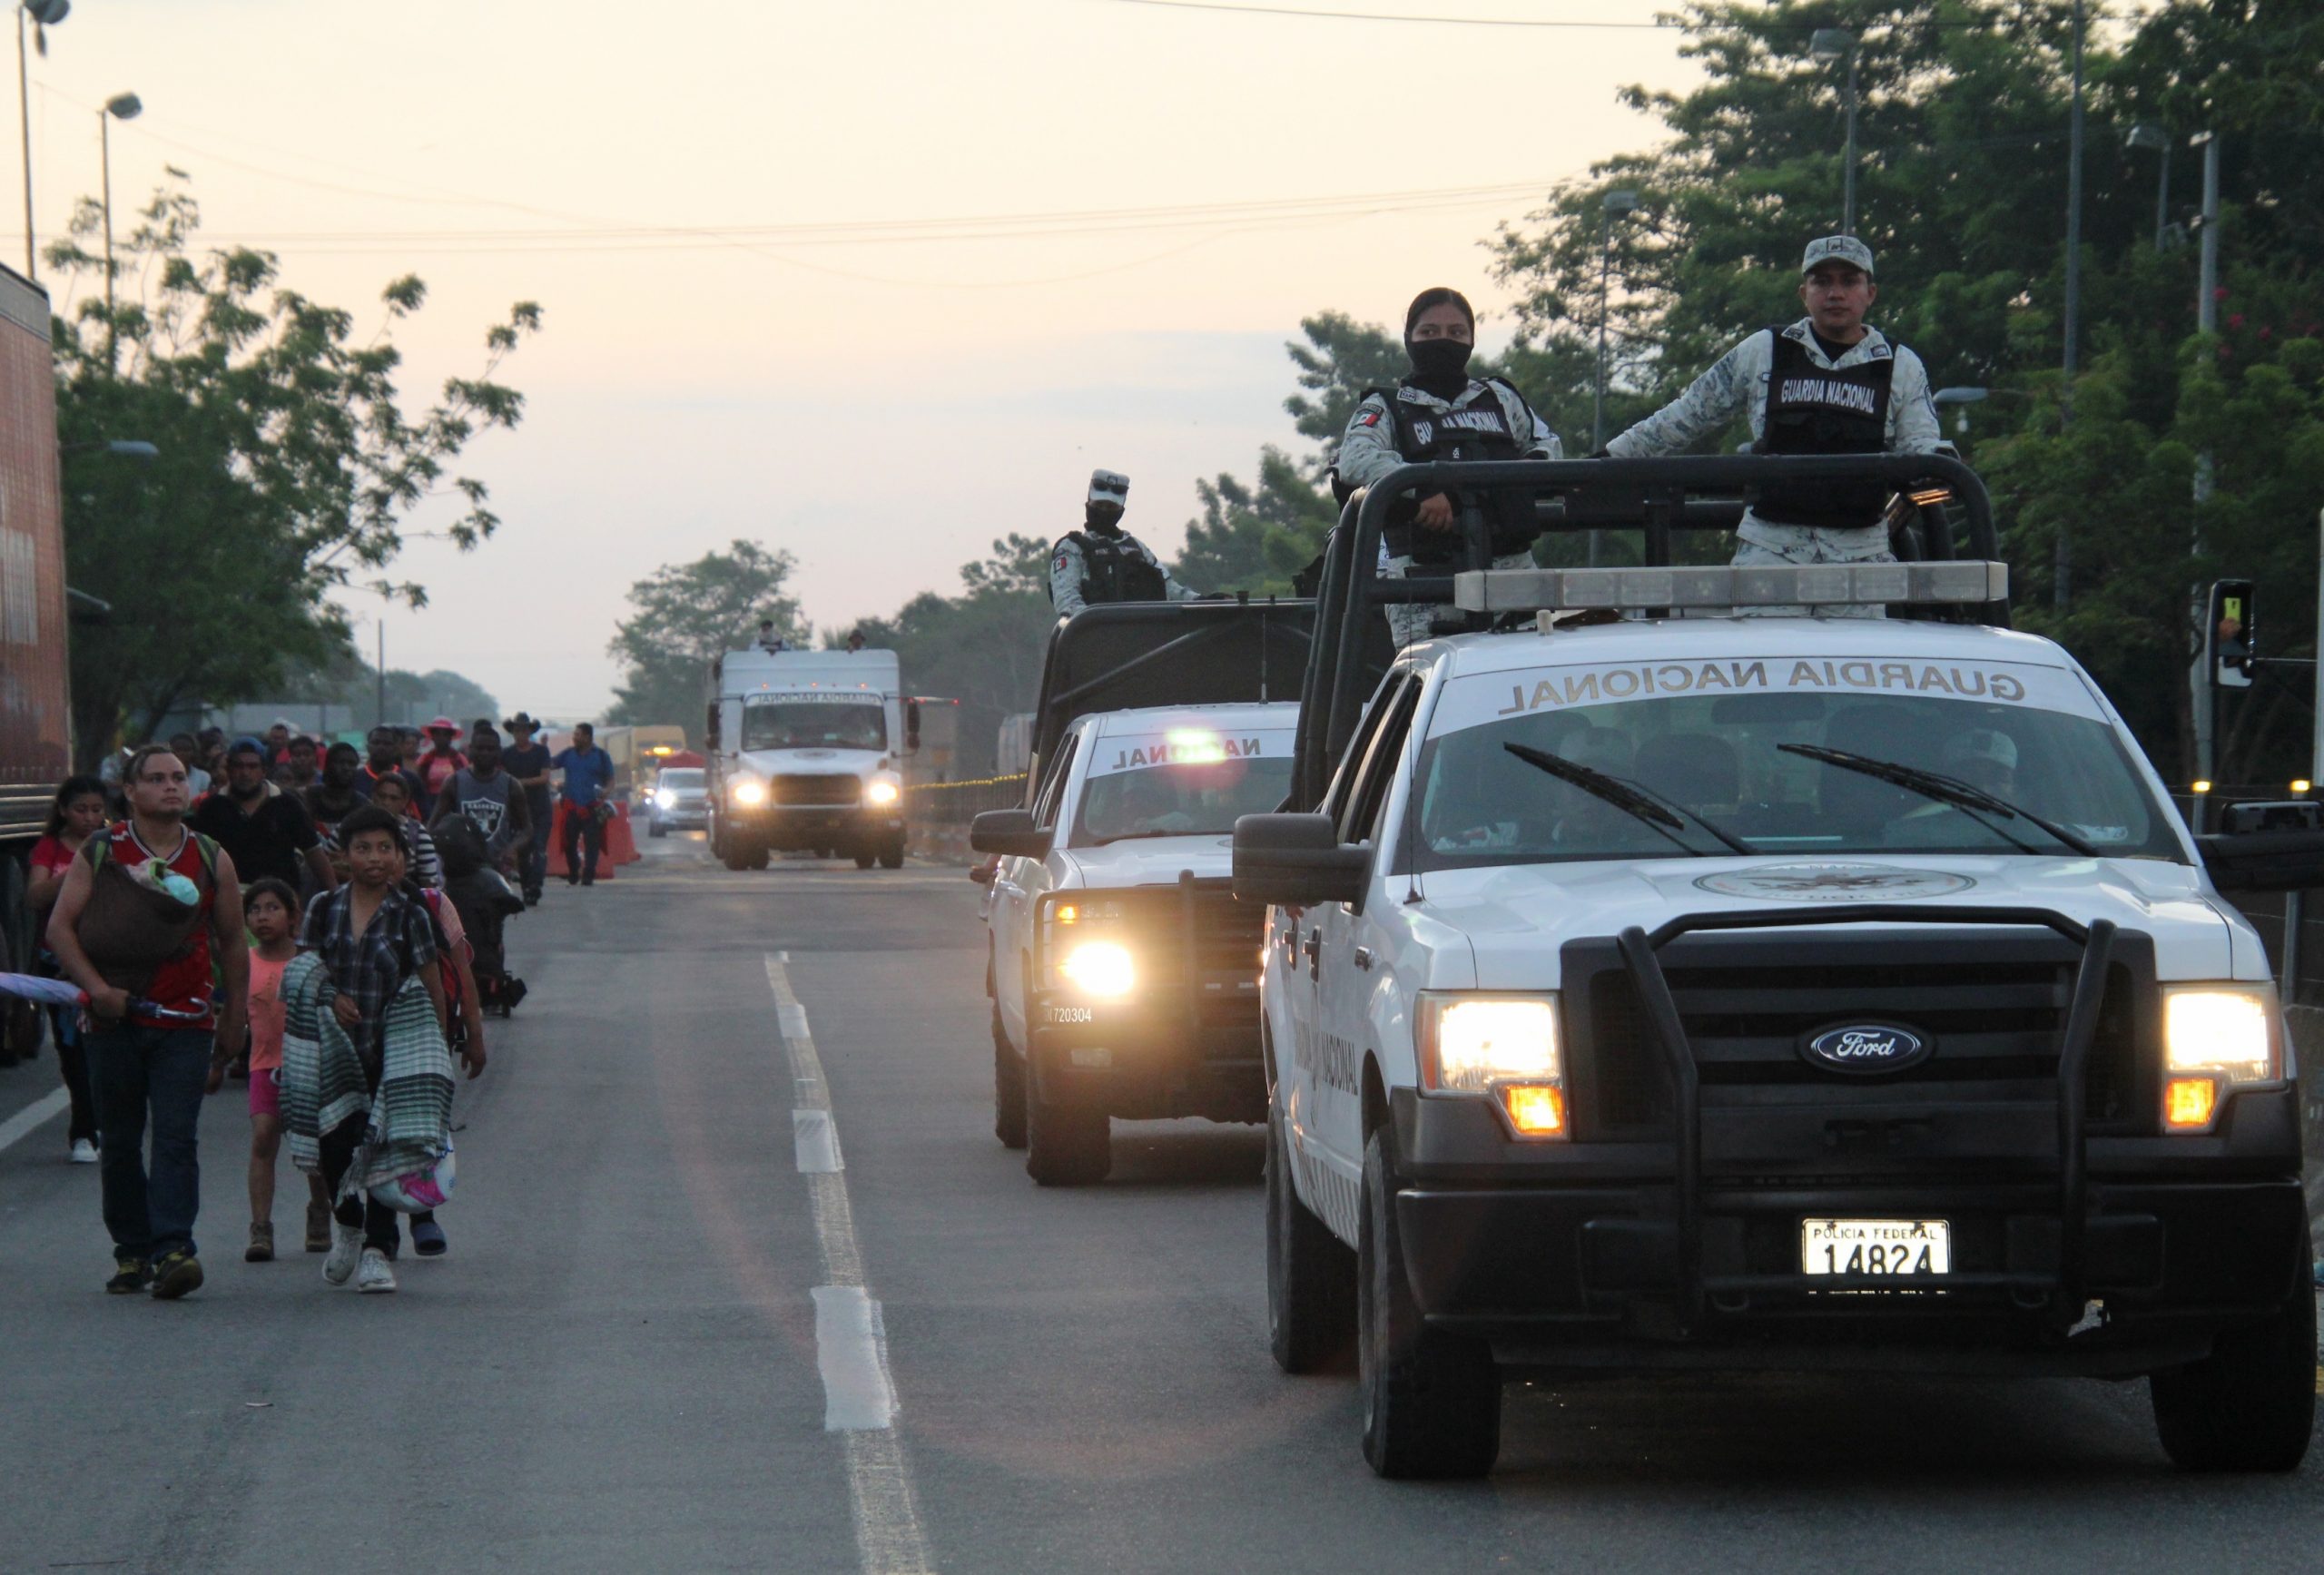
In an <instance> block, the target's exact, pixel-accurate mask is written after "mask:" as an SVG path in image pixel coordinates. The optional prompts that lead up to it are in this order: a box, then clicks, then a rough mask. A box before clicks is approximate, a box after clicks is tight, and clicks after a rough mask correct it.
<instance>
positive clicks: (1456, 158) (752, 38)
mask: <svg viewBox="0 0 2324 1575" xmlns="http://www.w3.org/2000/svg"><path fill="white" fill-rule="evenodd" d="M1281 3H1282V4H1283V5H1286V6H1290V7H1313V8H1315V9H1333V10H1370V11H1374V12H1383V11H1386V12H1403V13H1408V14H1425V15H1460V16H1465V17H1501V18H1520V19H1531V20H1545V19H1546V20H1560V21H1575V22H1601V23H1603V22H1618V23H1633V24H1634V23H1643V22H1649V21H1650V20H1651V19H1652V15H1653V12H1654V9H1655V7H1654V6H1653V5H1650V4H1647V3H1643V0H1442V3H1439V0H1281ZM1682 36H1683V35H1682V34H1679V33H1677V32H1675V31H1671V30H1653V29H1644V28H1572V29H1567V28H1530V27H1487V26H1472V25H1416V24H1404V23H1394V22H1373V21H1347V20H1332V19H1324V18H1314V17H1305V18H1303V17H1289V16H1275V15H1236V14H1228V13H1225V12H1220V11H1216V10H1201V9H1191V8H1180V7H1171V6H1166V5H1153V4H1140V3H1136V0H950V3H947V0H837V3H833V4H822V5H797V4H792V3H789V0H755V3H752V4H742V3H735V0H676V3H672V0H657V3H655V4H640V3H635V0H633V3H630V4H616V3H614V0H74V7H73V12H72V15H70V16H69V17H68V18H67V19H66V20H65V21H64V23H63V24H62V25H59V26H58V27H56V28H54V29H53V30H52V32H51V34H50V52H49V57H48V58H47V59H46V60H45V61H44V60H41V59H39V58H38V57H37V56H35V57H34V59H33V61H32V75H33V93H32V117H33V158H34V197H35V203H36V209H35V212H36V217H37V226H38V230H39V232H40V236H41V239H42V241H43V242H44V243H45V242H46V241H48V240H50V239H52V238H54V236H55V235H57V234H58V233H60V232H61V231H62V230H63V228H64V221H65V219H66V217H67V215H68V213H69V212H70V208H71V204H72V201H73V199H74V197H75V196H76V195H79V194H82V193H94V192H95V191H96V190H97V186H98V143H97V128H96V125H95V110H96V106H97V105H98V104H99V103H103V101H104V100H105V99H106V98H108V97H110V96H111V95H113V94H117V93H120V92H123V91H124V90H127V91H134V92H135V93H137V94H139V95H140V96H141V97H142V98H143V101H144V104H145V113H144V114H143V116H142V117H141V118H140V119H138V120H136V121H134V122H131V123H116V124H115V126H114V134H113V192H114V202H115V213H116V220H115V223H116V228H122V227H124V226H123V220H122V219H121V217H120V215H121V214H123V212H126V211H127V210H128V209H129V208H131V207H133V205H134V204H135V202H138V201H139V200H141V199H142V197H143V195H144V194H145V193H146V192H150V190H151V189H152V187H153V185H154V183H155V182H156V181H157V180H158V179H159V177H160V175H161V172H162V166H163V165H164V164H165V163H170V164H176V165H178V166H179V167H181V168H183V169H186V170H188V171H190V172H192V175H193V176H194V191H195V193H196V195H197V196H198V197H199V199H200V200H201V202H202V206H203V212H204V219H205V229H206V231H207V232H208V233H210V234H211V235H212V236H214V237H216V238H218V239H220V240H221V241H223V240H227V239H232V240H237V241H249V242H251V243H252V244H258V245H263V246H266V247H268V248H269V249H271V250H274V251H279V252H280V253H281V259H282V265H283V271H284V275H285V281H286V282H287V283H288V284H289V285H291V287H292V288H295V289H297V290H301V291H303V292H305V293H307V294H308V295H310V296H312V297H314V298H316V299H318V300H324V301H328V302H331V303H333V304H337V305H341V306H345V307H348V308H350V309H351V310H356V312H357V314H358V319H359V321H362V322H365V323H366V324H367V325H368V324H369V321H370V320H372V318H373V316H374V315H375V314H376V311H377V307H376V302H377V299H378V294H379V287H380V286H381V285H382V284H383V283H384V282H386V281H388V280H389V279H390V278H393V277H395V276H396V275H398V274H400V273H403V272H407V271H413V272H418V273H419V274H420V275H421V277H422V278H424V279H425V280H426V281H428V284H429V286H430V287H431V297H430V301H429V304H428V309H427V310H426V311H425V312H424V313H423V314H422V315H421V316H420V317H419V319H418V320H415V321H413V322H411V323H409V324H407V325H405V327H404V329H403V330H401V332H400V336H399V337H400V342H401V343H402V345H403V347H404V349H405V351H406V354H407V359H408V363H409V364H408V368H407V376H406V379H405V389H406V393H407V397H408V400H409V403H410V404H411V405H412V407H413V408H415V409H416V408H417V407H418V406H419V404H420V403H421V402H422V401H423V397H424V396H425V395H427V394H428V393H429V392H431V391H432V390H433V389H435V388H436V387H437V386H438V384H439V383H440V381H441V380H442V379H443V378H444V377H446V376H447V375H451V374H456V373H464V372H468V371H470V370H473V369H474V368H475V366H476V365H477V362H478V357H479V355H480V352H481V343H482V335H483V331H484V329H485V327H486V325H487V323H488V322H491V321H494V320H497V319H498V318H500V317H501V316H502V315H503V314H504V313H505V312H506V310H507V308H508V306H509V304H510V303H511V302H513V301H516V300H527V299H528V300H537V301H539V302H540V303H541V305H542V307H543V309H544V310H545V312H546V317H547V321H546V326H545V329H544V331H543V332H542V333H541V334H540V335H538V336H537V338H535V339H533V340H530V341H529V342H527V344H526V345H525V347H524V348H523V349H522V350H521V351H520V352H519V353H518V354H517V357H516V358H515V359H513V360H511V361H510V362H509V363H508V365H507V368H506V369H505V372H504V376H505V378H506V379H507V380H508V381H509V382H511V383H512V384H513V385H514V386H516V387H517V388H518V389H521V390H522V391H523V392H524V394H525V395H526V398H527V416H526V419H525V421H524V424H523V425H522V426H521V427H520V428H518V429H517V431H516V432H514V433H511V434H497V435H494V436H492V437H490V438H487V439H485V440H482V441H480V442H478V443H477V444H476V445H474V446H473V447H472V448H471V449H470V450H469V452H468V456H467V457H466V458H465V459H464V460H463V462H462V463H461V465H460V466H459V470H460V471H461V473H463V474H468V475H474V476H477V477H479V478H481V479H483V480H484V481H486V482H487V484H488V485H489V486H490V487H491V488H492V492H493V506H494V507H496V508H497V510H498V511H499V513H500V514H501V516H502V517H503V518H504V520H505V521H506V524H505V526H504V527H503V528H502V530H501V531H500V533H499V534H498V535H497V536H495V537H494V538H493V539H492V540H491V541H490V542H489V543H487V545H486V546H484V547H483V548H481V549H480V550H479V551H478V552H477V553H475V554H472V555H462V554H459V553H457V552H454V551H452V550H451V549H450V547H449V546H448V544H446V543H443V542H439V541H428V540H425V539H420V540H415V541H413V542H412V543H411V544H410V546H409V549H408V550H407V552H406V554H405V556H403V558H402V559H401V560H399V565H398V566H397V568H396V570H395V571H394V572H395V574H396V575H397V576H398V577H399V578H410V579H416V580H418V581H419V582H421V583H422V584H424V585H426V586H428V590H429V592H430V594H431V596H432V598H433V601H432V605H430V606H429V607H428V609H427V610H425V611H423V612H419V613H410V612H406V611H400V610H399V611H394V612H391V613H389V615H388V623H387V629H386V634H387V645H388V661H389V664H390V665H391V666H398V667H410V668H414V669H419V670H426V669H428V668H432V667H450V668H454V669H457V670H458V671H460V672H463V673H465V674H468V676H470V677H472V678H474V679H475V680H476V681H478V683H480V684H484V685H485V686H486V687H487V688H488V689H490V690H492V691H493V692H494V693H495V694H497V696H498V698H499V700H500V701H501V703H502V704H503V706H504V707H509V708H513V707H517V706H525V707H527V708H529V709H530V710H532V711H533V712H535V713H536V714H545V715H549V716H552V717H556V718H558V719H561V720H562V719H570V718H575V717H578V716H582V715H587V714H594V713H596V711H598V710H599V709H601V708H602V707H603V706H604V705H606V704H607V703H608V701H609V700H610V697H611V691H612V685H613V682H614V679H615V665H614V664H613V662H612V660H611V659H610V658H609V657H607V656H606V653H605V646H606V640H607V639H608V638H609V637H610V636H611V635H612V633H613V629H614V625H615V622H616V621H617V620H618V619H619V618H621V617H622V616H623V615H624V612H625V599H624V598H625V592H626V590H627V588H628V586H629V585H630V583H631V582H632V581H634V580H636V579H638V578H641V577H643V576H645V575H647V574H650V573H651V572H652V571H653V570H654V569H655V567H657V566H660V565H663V564H665V563H672V562H678V561H683V560H684V559H688V558H692V557H694V556H699V555H700V554H702V553H703V552H704V551H705V550H708V549H710V548H713V547H718V546H724V544H725V543H727V542H728V541H730V540H732V539H733V538H734V537H736V536H744V537H750V538H753V539H756V540H758V541H760V542H763V543H764V544H766V545H767V546H770V547H779V548H783V549H787V550H788V551H790V552H791V553H792V554H793V555H794V556H796V557H797V558H798V560H799V571H798V574H797V576H795V582H794V583H795V585H796V587H797V590H798V592H799V594H800V596H801V597H802V599H803V602H804V605H805V611H806V614H807V615H808V617H809V618H811V619H812V621H813V622H814V623H815V624H817V625H819V626H828V625H845V624H847V623H849V622H851V621H852V620H853V619H855V618H857V617H860V616H864V615H881V614H885V613H889V612H891V611H892V610H893V609H894V608H896V607H897V606H899V605H901V604H902V603H903V602H904V601H905V600H906V599H907V598H908V597H910V596H912V595H914V594H916V593H918V592H920V591H922V590H929V589H936V590H942V591H946V592H950V591H952V590H955V589H957V588H958V583H959V582H958V570H959V566H960V564H962V563H963V562H966V561H968V560H970V559H971V558H975V557H980V556H983V553H984V551H985V548H986V545H987V543H988V542H990V539H991V538H992V537H994V536H998V535H1000V534H1001V533H1003V532H1006V531H1009V530H1017V531H1022V532H1025V533H1027V534H1031V535H1041V536H1055V535H1058V534H1060V533H1062V532H1064V531H1066V530H1068V529H1071V528H1073V527H1075V526H1076V525H1078V522H1079V518H1080V499H1081V497H1082V494H1083V490H1084V487H1085V484H1086V481H1087V477H1088V472H1089V470H1090V469H1091V468H1093V467H1097V466H1105V467H1107V468H1112V469H1117V470H1121V471H1124V472H1127V473H1128V475H1129V476H1130V477H1131V490H1130V516H1129V519H1128V525H1129V527H1130V528H1131V529H1132V530H1134V531H1136V532H1137V533H1138V534H1139V535H1140V536H1142V537H1143V538H1144V539H1145V540H1146V541H1147V543H1148V544H1150V545H1151V546H1153V547H1154V548H1155V549H1156V550H1157V552H1159V553H1162V554H1163V555H1164V556H1168V555H1169V554H1171V553H1173V552H1175V551H1176V550H1177V546H1179V544H1180V541H1181V540H1182V538H1183V536H1184V531H1185V523H1186V521H1187V519H1188V518H1189V517H1191V516H1193V515H1194V514H1195V513H1196V497H1195V489H1194V484H1195V481H1196V478H1197V477H1207V476H1212V475H1216V473H1217V472H1219V471H1222V470H1231V471H1234V472H1236V473H1237V474H1240V475H1246V476H1247V475H1250V474H1251V473H1252V472H1253V471H1254V470H1255V468H1256V458H1257V454H1258V450H1259V447H1260V445H1262V444H1263V443H1267V442H1276V443H1282V444H1285V445H1290V444H1293V443H1294V442H1295V434H1294V433H1293V431H1292V428H1291V423H1290V418H1288V417H1287V416H1285V414H1284V413H1283V409H1282V401H1283V399H1284V398H1285V395H1287V394H1288V393H1290V392H1292V391H1293V385H1292V381H1291V368H1290V365H1289V363H1288V361H1287V360H1286V359H1285V357H1284V355H1283V351H1282V344H1283V341H1284V340H1286V339H1289V338H1292V337H1294V336H1295V334H1296V331H1297V326H1298V321H1299V319H1300V318H1301V317H1302V316H1303V315H1305V314H1307V313H1311V312H1314V311H1316V310H1323V309H1325V308H1337V309H1340V310H1346V311H1349V312H1352V313H1354V314H1355V315H1357V316H1358V317H1361V318H1363V319H1365V320H1373V321H1390V320H1395V319H1397V318H1398V317H1399V315H1400V314H1401V312H1402V310H1403V304H1404V302H1405V301H1406V300H1409V299H1410V298H1411V296H1412V295H1413V293H1414V292H1415V291H1416V290H1419V289H1420V288H1422V287H1423V286H1424V285H1429V284H1435V283H1450V284H1453V285H1455V286H1457V287H1459V288H1462V289H1463V290H1466V291H1468V293H1469V294H1470V295H1471V297H1472V299H1473V300H1476V301H1477V303H1478V305H1479V307H1480V308H1481V309H1482V310H1487V311H1488V313H1489V314H1490V311H1491V309H1492V307H1493V306H1496V305H1499V304H1502V292H1500V291H1499V290H1497V288H1496V287H1495V286H1494V285H1493V284H1492V281H1490V279H1489V278H1488V277H1487V275H1486V272H1485V268H1486V263H1487V257H1486V254H1485V252H1484V251H1482V249H1481V248H1480V246H1479V244H1478V242H1479V241H1481V240H1482V238H1484V237H1485V236H1487V235H1489V234H1490V233H1491V232H1492V229H1493V227H1494V224H1495V223H1496V222H1497V221H1500V220H1502V219H1515V218H1518V217H1520V216H1521V214H1523V213H1524V212H1526V211H1528V210H1529V209H1530V208H1531V207H1532V206H1534V205H1536V203H1537V202H1538V201H1539V194H1540V193H1541V192H1544V191H1546V189H1547V188H1548V187H1549V185H1550V184H1551V183H1552V182H1556V181H1558V180H1561V179H1563V178H1565V177H1568V176H1571V175H1577V174H1581V173H1582V172H1585V171H1586V170H1587V168H1588V167H1589V165H1590V162H1592V161H1593V160H1597V159H1601V158H1604V157H1606V156H1607V155H1609V154H1611V153H1617V152H1621V151H1626V150H1630V149H1634V148H1639V147H1642V146H1646V145H1649V143H1652V142H1653V141H1654V140H1656V139H1657V137H1658V134H1659V133H1658V130H1657V128H1656V126H1655V125H1654V124H1653V123H1650V122H1649V121H1648V120H1646V119H1645V118H1644V117H1641V116H1638V115H1635V114H1633V113H1630V112H1628V111H1626V110H1624V109H1622V108H1620V106H1619V105H1618V104H1617V103H1616V102H1615V96H1614V95H1615V93H1616V90H1617V89H1618V88H1619V87H1620V86H1622V85H1623V84H1630V83H1644V84H1648V85H1649V86H1652V87H1668V88H1681V87H1684V86H1685V85H1687V84H1689V82H1691V81H1692V80H1694V78H1695V76H1696V71H1695V68H1694V67H1693V65H1692V64H1690V63H1688V62H1685V61H1682V60H1680V59H1679V55H1678V48H1679V43H1680V42H1681V39H1682ZM0 185H5V187H6V188H7V189H8V191H9V192H10V195H11V197H12V198H14V197H15V182H14V181H13V180H10V181H6V182H0ZM1447 193H1450V195H1447ZM1347 199H1354V201H1347ZM1174 209H1175V210H1192V211H1193V212H1180V213H1175V214H1173V213H1161V214H1157V212H1156V211H1157V210H1174ZM17 211H18V210H17V208H16V207H15V206H14V205H13V204H12V205H11V206H9V208H8V212H9V213H10V214H11V215H12V217H11V218H10V220H8V221H6V222H5V231H8V232H15V231H17V230H18V226H17V223H16V222H15V220H14V218H13V215H14V214H15V212H17ZM962 220H966V221H974V222H970V223H967V224H960V223H951V224H946V223H944V222H942V221H962ZM997 220H1004V221H1008V222H1006V223H996V222H994V221H997ZM995 231H1003V233H1001V234H1000V235H999V236H996V235H995ZM0 243H4V244H5V245H7V246H8V247H9V248H10V249H11V251H10V257H9V260H10V261H11V262H12V263H13V264H14V265H16V266H21V265H22V261H23V239H22V236H21V233H20V232H18V233H15V234H14V239H12V240H9V241H5V242H0ZM50 282H54V281H50ZM60 304H62V303H60ZM1507 328H1508V325H1507V322H1506V320H1505V319H1504V320H1502V322H1501V323H1500V324H1499V325H1498V330H1499V333H1500V335H1502V336H1505V334H1506V332H1507ZM1484 336H1485V338H1486V339H1487V340H1488V341H1489V342H1490V341H1491V340H1492V339H1493V338H1495V337H1496V325H1495V324H1494V323H1492V321H1488V322H1487V324H1486V325H1485V328H1484ZM126 435H129V436H133V434H126ZM427 524H428V521H427V519H426V517H422V519H421V520H420V521H419V527H420V528H423V529H424V528H426V527H427ZM349 605H350V608H352V609H353V611H354V613H355V615H357V616H358V617H359V619H360V620H361V621H362V626H361V627H360V628H359V631H358V638H359V641H360V643H361V645H362V647H363V649H364V650H365V651H366V652H367V653H369V650H370V649H371V645H372V640H373V632H374V628H375V625H374V623H373V620H374V619H375V618H376V617H378V616H379V610H380V609H379V599H378V598H377V597H362V596H358V597H350V601H349ZM737 633H738V635H739V634H741V633H743V632H742V631H737ZM907 679H908V681H909V682H910V683H911V684H912V685H913V686H914V687H915V688H918V689H920V690H921V691H922V692H924V693H932V694H940V693H942V692H943V684H942V677H941V674H907Z"/></svg>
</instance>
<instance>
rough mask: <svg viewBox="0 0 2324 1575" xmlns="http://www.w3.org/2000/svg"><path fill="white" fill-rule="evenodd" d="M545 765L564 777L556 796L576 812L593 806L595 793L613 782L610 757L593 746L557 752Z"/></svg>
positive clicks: (595, 797) (612, 762) (612, 760)
mask: <svg viewBox="0 0 2324 1575" xmlns="http://www.w3.org/2000/svg"><path fill="white" fill-rule="evenodd" d="M549 764H551V765H553V766H555V767H556V768H557V769H558V770H559V771H561V772H563V773H565V785H564V786H563V787H562V788H559V789H558V790H557V796H558V797H560V798H562V799H563V800H564V801H565V802H566V803H569V804H572V805H574V806H576V808H579V809H585V810H586V809H587V808H588V807H589V806H590V805H591V804H594V803H596V802H597V794H598V792H599V791H600V790H602V789H603V788H604V787H605V785H606V783H609V782H611V781H613V780H614V757H613V756H612V755H610V754H607V753H606V752H605V751H604V750H602V749H599V748H598V747H597V746H596V744H594V743H593V744H591V745H590V746H589V747H588V748H587V749H586V750H583V749H566V750H560V751H558V752H557V756H556V759H555V760H552V761H550V762H549Z"/></svg>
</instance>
